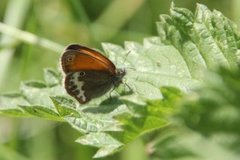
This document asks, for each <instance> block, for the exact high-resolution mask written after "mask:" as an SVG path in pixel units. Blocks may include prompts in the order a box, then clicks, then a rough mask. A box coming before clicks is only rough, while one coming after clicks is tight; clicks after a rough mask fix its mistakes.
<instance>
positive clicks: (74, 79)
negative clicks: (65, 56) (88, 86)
mask: <svg viewBox="0 0 240 160" xmlns="http://www.w3.org/2000/svg"><path fill="white" fill-rule="evenodd" d="M78 77H79V73H78V72H76V73H73V74H72V78H71V79H70V83H73V85H75V86H76V88H74V89H72V90H71V91H72V92H76V91H77V93H78V94H77V95H76V97H78V98H79V99H81V100H82V101H83V102H84V101H86V97H85V95H84V93H85V91H84V90H83V89H82V87H83V85H84V81H79V80H78ZM70 88H72V86H69V89H70Z"/></svg>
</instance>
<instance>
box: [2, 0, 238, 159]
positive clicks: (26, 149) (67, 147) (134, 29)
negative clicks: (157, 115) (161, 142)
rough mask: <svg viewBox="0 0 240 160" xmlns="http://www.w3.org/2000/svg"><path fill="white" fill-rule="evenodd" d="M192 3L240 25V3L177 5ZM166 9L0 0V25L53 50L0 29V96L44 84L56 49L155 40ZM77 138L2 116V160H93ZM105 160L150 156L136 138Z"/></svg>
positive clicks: (104, 2) (51, 125) (37, 122)
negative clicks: (23, 85)
mask: <svg viewBox="0 0 240 160" xmlns="http://www.w3.org/2000/svg"><path fill="white" fill-rule="evenodd" d="M196 3H202V4H205V5H207V6H208V7H209V8H210V9H217V10H219V11H221V12H222V13H223V14H224V15H225V16H227V17H228V18H230V19H231V20H232V21H234V22H235V23H236V24H237V25H238V26H239V25H240V10H239V7H240V1H239V0H202V1H201V0H198V1H197V0H182V1H181V0H176V1H175V4H176V5H177V6H179V7H184V8H188V9H190V10H192V11H194V10H195V7H196ZM170 4H171V1H170V0H130V1H129V0H51V1H49V0H1V1H0V22H1V23H4V24H7V25H9V26H13V27H16V28H19V29H21V30H24V31H27V32H30V33H33V34H34V35H36V36H39V37H41V38H45V39H48V40H50V42H49V43H47V44H56V45H41V44H39V43H38V42H33V41H31V39H30V40H28V39H29V38H28V37H27V35H16V34H14V36H9V34H8V33H9V31H8V29H9V28H10V27H7V28H6V27H2V25H0V93H3V92H10V91H14V90H17V89H18V87H19V85H20V83H21V81H23V80H30V79H36V80H42V79H43V68H46V67H52V68H58V67H59V66H58V60H59V56H60V54H61V52H60V51H59V48H57V47H56V48H55V47H54V46H65V45H67V44H70V43H80V44H83V45H87V46H89V47H95V48H98V49H101V43H102V42H111V43H115V44H119V45H121V46H123V45H124V41H137V42H139V43H141V42H142V41H143V38H144V37H149V36H157V31H156V26H155V22H156V21H158V17H159V15H160V14H168V13H169V8H170ZM10 29H11V28H10ZM23 41H29V42H23ZM78 136H79V133H77V132H76V131H74V129H72V128H71V127H69V126H68V125H67V124H61V123H55V122H50V121H46V120H42V119H30V118H29V119H17V118H9V117H0V160H28V159H29V160H30V159H31V160H42V159H44V160H69V159H71V160H75V159H76V160H88V159H92V156H93V155H94V152H95V151H96V149H95V148H92V147H88V146H81V145H80V144H77V143H74V140H75V139H76V138H78ZM145 138H146V137H145ZM105 159H116V160H117V159H119V160H128V159H129V160H133V159H137V160H145V159H149V157H148V155H147V151H146V147H145V144H144V141H143V140H142V139H141V138H139V139H138V140H136V141H134V142H133V143H131V144H130V145H129V146H127V147H126V148H125V149H124V150H123V151H121V152H120V153H117V154H116V155H113V156H110V157H107V158H105Z"/></svg>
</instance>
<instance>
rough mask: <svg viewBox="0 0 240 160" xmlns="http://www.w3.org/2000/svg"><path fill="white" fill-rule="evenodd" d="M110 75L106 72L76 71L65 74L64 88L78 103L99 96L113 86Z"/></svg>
mask: <svg viewBox="0 0 240 160" xmlns="http://www.w3.org/2000/svg"><path fill="white" fill-rule="evenodd" d="M111 79H112V75H111V74H109V73H108V72H100V71H98V72H96V71H91V70H89V71H78V72H71V73H69V74H67V75H66V78H65V88H66V90H67V92H68V93H69V94H70V95H71V96H73V97H75V98H76V99H77V100H78V101H79V102H80V103H86V102H88V101H90V100H91V99H92V98H96V97H99V96H101V95H103V94H104V93H106V92H107V91H109V90H110V89H111V87H112V86H113V83H112V81H111Z"/></svg>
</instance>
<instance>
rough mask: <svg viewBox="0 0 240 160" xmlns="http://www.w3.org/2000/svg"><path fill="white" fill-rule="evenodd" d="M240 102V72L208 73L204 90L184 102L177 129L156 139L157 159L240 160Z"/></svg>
mask: <svg viewBox="0 0 240 160" xmlns="http://www.w3.org/2000/svg"><path fill="white" fill-rule="evenodd" d="M239 99H240V68H237V69H231V70H230V69H227V68H223V67H221V68H220V69H219V70H218V71H217V72H210V73H208V74H207V76H206V77H205V83H204V86H203V87H202V88H199V89H198V90H196V91H195V92H194V93H191V94H190V95H186V96H185V98H184V99H183V101H182V103H181V105H180V106H179V112H178V113H177V114H176V116H175V120H174V121H173V123H174V125H173V126H175V128H174V129H166V130H165V132H163V133H161V135H160V134H159V136H158V137H157V138H156V139H155V142H154V146H153V148H155V152H154V153H153V157H159V155H161V157H162V158H163V159H194V160H195V159H209V160H210V159H221V160H224V159H232V160H238V159H239V156H240V154H239V153H240V152H239V151H240V147H239V143H240V136H239V135H240V129H239V127H238V126H239V125H240V118H239V113H240V107H239V104H240V100H239ZM179 122H180V123H179ZM196 146H197V147H196Z"/></svg>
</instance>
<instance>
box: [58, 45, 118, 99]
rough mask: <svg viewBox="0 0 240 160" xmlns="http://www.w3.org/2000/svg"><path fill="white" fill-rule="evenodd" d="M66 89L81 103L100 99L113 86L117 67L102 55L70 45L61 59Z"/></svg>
mask: <svg viewBox="0 0 240 160" xmlns="http://www.w3.org/2000/svg"><path fill="white" fill-rule="evenodd" d="M61 66H62V69H63V71H64V72H65V74H66V77H65V82H64V83H65V89H66V91H67V92H68V94H70V95H71V96H73V97H75V98H76V99H77V100H78V101H79V102H80V103H86V102H88V101H90V100H91V99H92V98H95V97H99V96H101V95H103V94H104V93H106V92H107V91H109V90H110V88H111V87H112V86H113V81H112V79H113V77H114V76H115V75H116V68H115V65H114V64H113V63H112V62H111V61H110V60H109V59H108V58H107V57H105V56H103V55H102V54H101V53H99V52H97V51H95V50H92V49H90V48H87V47H84V46H80V45H77V44H73V45H69V46H68V47H67V48H66V50H65V51H64V53H63V55H62V58H61Z"/></svg>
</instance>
